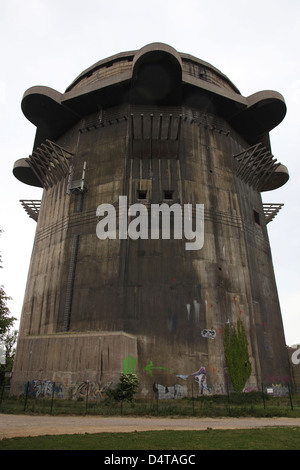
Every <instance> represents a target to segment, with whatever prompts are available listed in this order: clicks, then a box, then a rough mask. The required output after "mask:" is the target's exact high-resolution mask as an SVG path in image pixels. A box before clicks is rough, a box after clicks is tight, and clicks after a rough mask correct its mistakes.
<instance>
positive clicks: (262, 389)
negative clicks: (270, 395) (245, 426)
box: [261, 383, 266, 410]
mask: <svg viewBox="0 0 300 470" xmlns="http://www.w3.org/2000/svg"><path fill="white" fill-rule="evenodd" d="M261 393H262V399H263V402H264V410H265V409H266V402H265V393H264V384H263V383H262V384H261Z"/></svg>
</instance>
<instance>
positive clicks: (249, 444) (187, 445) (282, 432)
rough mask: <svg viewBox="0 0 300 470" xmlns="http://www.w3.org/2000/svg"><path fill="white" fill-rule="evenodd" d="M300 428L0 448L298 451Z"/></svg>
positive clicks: (9, 443) (64, 438)
mask: <svg viewBox="0 0 300 470" xmlns="http://www.w3.org/2000/svg"><path fill="white" fill-rule="evenodd" d="M299 449H300V427H272V428H271V427H270V428H262V429H247V430H244V429H236V430H213V429H207V430H206V431H144V432H131V433H99V434H73V435H60V436H39V437H16V438H11V439H2V440H1V441H0V450H115V451H117V450H126V451H128V450H169V451H171V450H299Z"/></svg>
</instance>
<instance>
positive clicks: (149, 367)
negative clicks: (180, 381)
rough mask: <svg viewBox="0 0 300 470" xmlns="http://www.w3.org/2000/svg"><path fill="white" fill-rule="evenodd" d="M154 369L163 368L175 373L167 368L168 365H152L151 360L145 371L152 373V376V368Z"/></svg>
mask: <svg viewBox="0 0 300 470" xmlns="http://www.w3.org/2000/svg"><path fill="white" fill-rule="evenodd" d="M153 369H162V370H167V371H168V372H170V373H171V374H173V373H174V372H173V371H172V370H170V369H167V368H166V367H154V366H153V365H152V361H150V364H148V365H147V366H146V367H145V371H146V372H149V374H150V375H151V377H152V370H153Z"/></svg>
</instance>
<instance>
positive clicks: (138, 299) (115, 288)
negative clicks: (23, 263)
mask: <svg viewBox="0 0 300 470" xmlns="http://www.w3.org/2000/svg"><path fill="white" fill-rule="evenodd" d="M147 57H148V59H147V60H148V61H149V60H150V59H149V56H147ZM159 57H160V56H159ZM168 60H169V61H170V67H171V69H172V71H175V72H176V73H178V70H179V66H178V63H177V65H174V64H175V62H174V57H171V58H169V59H168ZM185 60H186V61H187V57H185ZM139 61H140V62H141V59H140V58H139ZM140 62H138V60H137V63H139V64H140ZM139 66H140V67H141V65H139ZM168 66H169V65H168ZM120 67H125V68H126V71H127V72H128V70H129V65H128V64H127V63H126V64H125V65H124V63H123V62H122V61H119V62H118V63H117V65H115V66H114V68H113V67H111V69H110V72H111V76H110V77H108V76H107V75H103V73H102V72H103V71H102V69H101V68H99V72H98V71H97V72H94V75H93V74H92V75H93V76H92V75H89V76H86V77H85V78H82V80H79V81H78V84H77V85H76V86H74V88H73V89H72V90H70V92H69V93H71V94H72V93H73V94H72V97H73V98H72V99H73V100H75V92H76V93H79V91H80V90H81V88H83V89H84V87H85V86H87V87H88V90H91V89H92V88H93V87H94V86H95V83H97V80H102V79H103V80H104V81H105V80H108V79H112V77H113V76H114V75H118V73H121V72H122V70H121V69H120V70H119V68H120ZM201 67H202V68H201ZM203 67H204V65H203V64H198V65H197V66H196V62H191V64H190V67H187V65H185V67H183V70H184V72H185V73H186V74H189V75H191V76H192V77H195V73H196V72H197V74H198V73H199V74H200V72H201V70H202V69H203V70H204V68H205V67H204V68H203ZM136 68H137V67H136ZM196 69H197V70H196ZM200 69H201V70H200ZM97 70H98V69H97ZM107 70H108V69H107ZM195 70H196V72H195ZM203 70H202V71H203ZM205 70H206V76H205V77H206V78H205V77H204V76H203V77H202V80H204V81H206V82H209V85H207V86H214V87H220V89H224V90H225V91H224V93H225V95H226V93H229V91H230V90H231V93H234V94H237V92H236V91H235V87H234V86H233V85H232V84H230V82H229V81H228V79H226V77H224V76H222V74H220V73H219V72H218V73H217V72H216V71H214V70H213V68H206V69H205ZM127 72H126V73H127ZM105 73H106V72H105ZM122 73H123V72H122ZM124 73H125V72H124ZM203 73H204V72H203ZM200 75H201V74H200ZM161 76H162V77H163V76H164V75H163V74H162V75H161ZM105 83H106V82H105ZM107 83H108V82H107ZM138 83H139V84H140V82H138ZM176 86H177V85H176ZM176 86H175V85H174V87H175V88H176ZM222 87H223V88H222ZM175 88H174V89H175ZM78 90H79V91H78ZM188 90H190V89H188ZM214 90H215V89H214ZM173 91H174V90H173ZM155 92H157V90H155ZM130 93H131V92H130ZM130 93H129V91H128V96H129V98H128V96H127V95H124V102H122V103H120V104H118V105H114V106H106V107H103V108H102V109H101V111H98V112H90V113H87V114H86V115H84V116H82V117H81V119H80V120H78V122H77V123H76V124H75V125H73V126H71V127H70V128H69V129H68V130H67V131H66V132H64V133H63V135H61V136H60V138H59V139H58V140H57V143H58V144H59V145H61V146H62V147H64V148H66V149H68V150H69V151H70V152H72V154H73V157H72V160H71V162H70V163H71V165H72V171H71V174H72V178H73V181H74V180H79V179H80V178H81V174H82V169H83V164H84V162H86V164H87V170H86V183H87V185H88V191H87V192H84V193H80V192H78V194H72V193H69V194H67V189H68V178H65V179H63V180H62V181H60V182H58V183H57V184H56V185H54V186H53V187H51V188H48V189H45V190H44V192H43V200H42V204H41V210H40V214H39V220H38V224H37V231H36V237H35V242H34V248H33V254H32V259H31V265H30V269H29V274H28V283H27V288H26V293H25V299H24V306H23V312H22V321H21V327H20V339H19V343H18V351H17V357H16V362H15V367H14V380H15V381H20V380H33V379H39V380H42V379H46V378H47V379H49V380H50V379H51V380H54V381H56V379H57V380H58V379H59V380H60V379H61V380H65V379H66V377H67V378H68V377H69V376H70V380H72V381H74V382H80V381H85V380H91V381H96V380H98V379H99V374H100V375H101V377H103V378H105V381H109V380H115V381H117V376H118V374H120V373H121V372H122V361H123V360H124V359H125V358H126V357H127V356H128V355H131V356H132V357H134V358H135V360H136V370H137V372H138V375H139V378H140V380H141V381H142V382H143V383H144V382H147V381H149V380H150V381H151V380H153V381H155V382H156V383H159V384H163V385H170V386H173V385H174V377H176V375H181V376H186V375H190V374H193V373H194V372H196V371H197V370H199V369H200V367H205V369H206V372H207V380H208V383H209V384H210V385H211V386H212V387H213V386H214V384H219V383H225V382H226V381H227V376H226V364H225V358H224V347H223V340H224V328H225V325H226V323H228V322H229V323H230V324H236V322H237V320H238V319H241V320H242V322H243V325H244V327H245V330H246V334H247V337H248V342H249V354H250V360H251V364H252V375H251V377H250V379H249V381H251V383H252V384H253V383H256V384H260V383H261V382H270V381H274V380H275V377H276V382H287V381H289V380H290V374H289V364H288V357H287V354H286V348H285V341H284V334H283V327H282V320H281V313H280V306H279V300H278V295H277V290H276V283H275V278H274V272H273V266H272V258H271V252H270V246H269V240H268V234H267V228H266V220H265V217H264V212H263V206H262V201H261V196H260V192H259V191H257V190H256V189H254V188H253V187H251V186H249V185H248V184H247V183H245V182H244V181H242V180H241V179H240V178H239V177H237V174H236V161H235V159H234V155H236V154H239V153H240V152H242V151H244V150H246V149H247V148H249V142H248V141H247V139H246V137H245V135H242V134H241V133H240V132H238V131H237V130H236V128H235V127H233V126H232V125H231V124H230V123H229V122H228V121H229V120H228V119H225V118H224V117H223V115H224V113H225V105H224V109H223V104H220V103H223V101H221V102H220V103H219V104H218V108H216V106H215V105H214V103H213V102H212V100H211V99H209V98H208V95H207V90H206V91H205V93H204V92H199V91H197V93H196V94H195V95H191V93H190V91H188V92H186V96H185V98H182V103H180V105H178V103H176V106H175V105H174V103H171V104H169V103H167V104H166V103H165V102H161V103H155V104H153V103H152V104H149V102H148V101H149V99H147V104H141V96H142V95H141V94H140V95H138V99H137V98H135V100H133V98H132V96H135V97H136V93H137V91H135V92H134V93H133V94H132V93H131V94H130ZM225 95H224V96H225ZM170 96H173V95H172V94H171V95H170ZM89 99H91V98H89ZM170 99H171V98H170ZM222 99H223V98H222ZM237 99H238V100H240V101H241V100H242V98H240V97H239V98H237ZM131 100H132V101H133V102H131ZM162 101H163V100H162ZM171 101H172V100H171ZM221 111H222V112H221ZM252 137H253V136H252ZM264 140H265V141H266V140H267V139H266V136H265V137H264ZM141 191H143V192H144V196H145V199H140V197H141ZM166 191H167V192H168V193H169V196H170V195H171V199H166ZM119 196H126V197H127V200H128V205H129V206H131V205H132V204H134V203H138V202H139V203H142V204H145V206H146V207H147V208H148V209H149V210H150V205H151V204H161V203H163V202H164V203H167V204H169V205H171V204H174V203H178V204H180V206H181V207H182V208H183V205H184V204H188V203H189V204H193V208H195V205H196V204H204V216H205V217H204V246H203V248H202V249H199V250H193V251H188V250H186V247H185V242H186V241H187V240H186V239H185V238H184V237H183V239H181V240H174V239H172V237H171V239H170V240H163V239H162V237H161V232H160V238H159V239H158V240H154V239H150V237H149V239H137V240H132V239H130V238H128V239H119V238H118V237H117V239H115V240H111V239H106V240H99V238H98V237H97V236H96V226H97V223H98V219H97V217H96V209H97V207H98V206H99V205H100V204H103V203H108V204H113V205H114V207H115V208H116V213H117V215H119V212H118V211H119V206H118V203H119ZM254 211H255V213H256V217H255V216H254ZM258 218H259V223H258ZM193 221H194V223H195V212H194V213H193ZM90 332H92V333H90ZM120 332H124V333H122V334H121V333H120ZM52 335H53V336H52ZM99 338H100V339H99ZM108 349H109V351H110V354H111V355H110V356H109V358H108V355H107V351H108ZM71 352H72V353H71ZM33 358H34V359H33ZM33 360H34V361H35V362H32V364H34V365H30V364H31V362H30V361H33ZM149 364H152V366H153V369H152V368H151V367H152V366H151V367H150V368H149V367H147V366H149ZM100 369H101V370H100ZM150 370H151V373H150ZM89 377H90V378H89ZM68 380H69V379H68ZM176 380H179V381H180V378H178V379H176ZM182 380H184V379H182ZM183 385H184V383H183Z"/></svg>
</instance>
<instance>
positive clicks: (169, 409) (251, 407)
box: [0, 380, 300, 417]
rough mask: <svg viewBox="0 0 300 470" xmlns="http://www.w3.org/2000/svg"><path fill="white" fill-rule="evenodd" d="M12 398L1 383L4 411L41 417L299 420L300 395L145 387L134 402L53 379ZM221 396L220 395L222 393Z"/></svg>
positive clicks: (256, 389)
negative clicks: (264, 418) (289, 417)
mask: <svg viewBox="0 0 300 470" xmlns="http://www.w3.org/2000/svg"><path fill="white" fill-rule="evenodd" d="M19 386H20V389H21V388H22V390H23V392H22V393H20V394H18V395H15V396H14V395H12V393H11V390H10V385H9V383H5V382H3V383H2V384H0V412H2V413H37V414H56V415H57V414H61V415H63V414H79V415H84V414H94V415H106V416H108V415H136V416H137V415H139V416H147V415H148V416H167V415H168V416H199V417H200V416H211V417H214V416H236V417H238V416H257V417H259V416H300V395H299V394H298V393H297V392H298V391H297V390H295V389H294V388H293V387H292V385H291V384H289V383H287V384H260V386H257V385H253V386H248V387H247V388H246V389H245V391H244V392H242V393H235V392H234V391H233V389H232V388H231V386H230V385H228V384H220V386H219V387H218V393H216V392H215V391H214V390H212V389H209V387H207V388H206V389H201V388H200V387H199V385H198V384H196V383H190V384H188V385H186V386H184V387H183V386H181V385H178V384H175V385H172V386H163V385H160V384H157V383H152V384H150V383H148V384H140V385H139V391H138V393H137V394H136V395H135V397H134V399H133V400H132V401H131V402H128V401H126V400H122V399H121V400H119V401H116V400H114V399H113V398H111V397H109V393H108V390H109V389H112V388H114V387H115V384H104V385H103V384H95V383H89V382H82V383H80V384H75V385H74V386H73V387H69V388H68V389H66V388H64V387H63V386H62V384H58V383H55V382H52V381H49V380H48V381H40V380H39V381H32V382H26V383H22V384H19ZM220 392H221V393H220Z"/></svg>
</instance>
